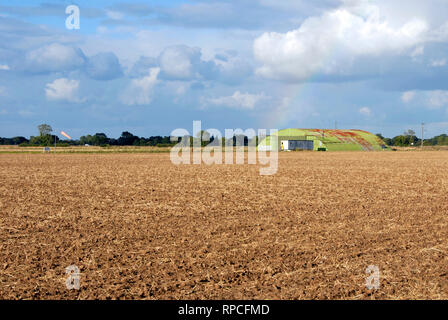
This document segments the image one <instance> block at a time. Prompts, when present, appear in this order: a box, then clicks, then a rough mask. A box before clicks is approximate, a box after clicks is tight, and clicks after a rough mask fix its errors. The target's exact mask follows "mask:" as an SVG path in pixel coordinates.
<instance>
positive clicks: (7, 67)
mask: <svg viewBox="0 0 448 320" xmlns="http://www.w3.org/2000/svg"><path fill="white" fill-rule="evenodd" d="M0 70H9V66H8V65H7V64H0Z"/></svg>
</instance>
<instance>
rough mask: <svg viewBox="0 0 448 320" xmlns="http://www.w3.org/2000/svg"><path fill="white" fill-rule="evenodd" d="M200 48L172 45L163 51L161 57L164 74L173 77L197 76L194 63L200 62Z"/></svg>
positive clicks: (186, 77) (180, 78) (188, 77)
mask: <svg viewBox="0 0 448 320" xmlns="http://www.w3.org/2000/svg"><path fill="white" fill-rule="evenodd" d="M200 57H201V51H200V49H199V48H190V47H187V46H172V47H168V48H166V49H165V50H163V51H162V53H161V54H160V57H159V63H160V68H161V70H162V72H163V74H164V75H166V76H167V77H168V78H172V79H179V80H182V79H191V78H194V77H196V76H197V75H196V74H195V68H194V64H195V62H199V61H200Z"/></svg>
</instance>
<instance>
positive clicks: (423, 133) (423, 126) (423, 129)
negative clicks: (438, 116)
mask: <svg viewBox="0 0 448 320" xmlns="http://www.w3.org/2000/svg"><path fill="white" fill-rule="evenodd" d="M424 137H425V124H424V123H423V122H422V150H423V140H424Z"/></svg>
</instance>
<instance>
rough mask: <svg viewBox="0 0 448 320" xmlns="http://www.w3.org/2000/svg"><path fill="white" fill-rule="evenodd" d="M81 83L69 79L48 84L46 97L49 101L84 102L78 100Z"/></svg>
mask: <svg viewBox="0 0 448 320" xmlns="http://www.w3.org/2000/svg"><path fill="white" fill-rule="evenodd" d="M78 89H79V81H78V80H69V79H67V78H60V79H56V80H54V81H53V82H51V83H47V85H46V88H45V95H46V97H47V99H48V100H65V101H69V102H82V101H81V100H80V99H79V98H78V95H77V94H78Z"/></svg>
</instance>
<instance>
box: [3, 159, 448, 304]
mask: <svg viewBox="0 0 448 320" xmlns="http://www.w3.org/2000/svg"><path fill="white" fill-rule="evenodd" d="M70 265H76V266H78V267H79V269H80V273H81V274H80V286H81V287H80V289H79V290H68V289H67V288H66V283H65V281H66V278H67V274H66V273H65V268H66V267H67V266H70ZM369 265H376V266H378V268H379V270H380V288H379V289H377V290H368V289H367V288H366V286H365V284H366V277H367V276H368V274H366V268H367V266H369ZM0 298H1V299H429V298H431V299H448V153H447V152H442V151H438V152H437V151H410V152H371V153H368V152H344V153H342V152H334V153H329V152H328V153H319V152H316V153H313V152H291V153H281V154H279V167H278V172H277V174H275V175H272V176H260V175H259V166H258V165H247V164H245V165H213V166H206V165H201V166H198V165H181V166H175V165H173V164H172V163H171V162H170V158H169V153H154V154H149V153H148V154H139V153H127V154H124V153H123V154H56V155H54V154H0Z"/></svg>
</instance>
